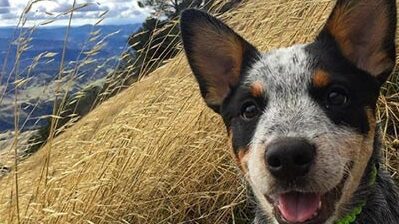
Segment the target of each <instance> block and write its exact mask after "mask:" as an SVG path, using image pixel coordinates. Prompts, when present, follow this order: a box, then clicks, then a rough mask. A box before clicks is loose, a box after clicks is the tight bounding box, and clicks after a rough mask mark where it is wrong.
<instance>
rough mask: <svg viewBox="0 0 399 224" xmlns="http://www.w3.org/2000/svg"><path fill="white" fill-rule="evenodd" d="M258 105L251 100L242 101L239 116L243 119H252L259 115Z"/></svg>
mask: <svg viewBox="0 0 399 224" xmlns="http://www.w3.org/2000/svg"><path fill="white" fill-rule="evenodd" d="M259 113H260V111H259V107H258V105H257V104H256V103H255V102H253V101H248V102H246V103H244V104H243V105H242V107H241V117H242V118H243V119H244V120H252V119H254V118H256V117H257V116H258V115H259Z"/></svg>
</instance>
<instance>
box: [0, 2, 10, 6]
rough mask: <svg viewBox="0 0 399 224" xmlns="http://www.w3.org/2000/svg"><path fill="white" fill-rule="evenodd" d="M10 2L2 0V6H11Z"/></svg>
mask: <svg viewBox="0 0 399 224" xmlns="http://www.w3.org/2000/svg"><path fill="white" fill-rule="evenodd" d="M9 6H10V2H9V1H8V0H0V7H9Z"/></svg>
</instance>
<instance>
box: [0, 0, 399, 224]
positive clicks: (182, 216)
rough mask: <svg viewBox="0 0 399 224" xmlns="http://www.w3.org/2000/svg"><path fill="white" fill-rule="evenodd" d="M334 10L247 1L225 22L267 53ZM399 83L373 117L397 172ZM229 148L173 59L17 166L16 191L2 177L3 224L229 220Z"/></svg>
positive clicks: (237, 196)
mask: <svg viewBox="0 0 399 224" xmlns="http://www.w3.org/2000/svg"><path fill="white" fill-rule="evenodd" d="M331 6H332V4H331V1H327V0H325V1H320V0H294V1H293V0H270V1H248V2H247V3H245V4H244V5H243V6H242V7H240V8H239V9H238V10H235V11H234V12H232V13H230V14H226V15H224V19H225V20H226V21H227V22H228V24H230V25H232V26H233V27H235V28H236V30H238V32H239V33H241V34H243V36H245V37H246V38H248V39H249V40H251V42H253V43H254V44H255V45H256V46H259V47H260V49H261V50H269V49H272V48H276V47H281V46H288V45H291V44H294V43H305V42H308V41H310V40H312V38H313V37H314V36H315V35H316V34H317V32H318V30H319V29H320V27H321V26H322V24H323V22H324V20H325V19H326V17H327V15H328V13H329V10H330V9H331ZM397 83H398V75H396V76H394V77H393V78H392V83H391V84H390V85H389V86H387V89H386V92H389V93H387V94H388V96H386V97H382V98H381V100H380V113H379V117H380V118H381V119H383V120H382V121H383V122H382V126H383V130H384V133H385V134H384V138H385V141H386V143H387V145H388V150H387V151H386V153H385V162H386V164H387V168H388V169H389V170H390V171H392V173H393V176H395V177H398V174H397V173H395V170H399V167H398V164H399V163H398V158H399V156H398V152H397V150H396V149H395V147H397V145H396V146H395V143H394V139H396V141H397V139H398V132H397V124H398V122H399V119H398V116H399V95H398V91H397V90H398V84H397ZM387 106H389V107H387ZM396 144H397V143H396ZM229 150H230V149H229V143H228V139H227V136H226V135H225V130H224V127H223V124H222V121H221V119H219V117H218V116H217V115H215V114H214V113H213V112H211V111H210V110H209V109H207V108H206V107H205V106H204V103H203V102H202V100H201V99H200V96H199V91H198V90H197V86H196V84H195V82H194V79H193V77H192V75H191V73H190V71H189V69H188V66H187V63H186V61H185V59H184V57H183V55H179V56H177V57H176V58H175V59H174V60H172V61H170V62H169V63H168V64H167V65H166V66H164V67H162V68H160V69H158V70H157V71H155V72H154V73H153V74H152V75H151V76H150V77H148V78H145V79H143V80H142V81H140V82H138V83H135V84H133V85H132V86H131V87H130V88H129V89H128V90H126V91H124V92H122V93H121V94H119V95H117V96H116V97H114V98H112V99H110V100H108V101H107V102H105V103H103V104H102V105H101V106H99V107H98V108H96V109H95V110H94V111H93V112H92V113H90V114H89V115H88V116H86V117H84V118H83V119H82V120H81V121H80V122H78V123H77V124H76V125H74V126H73V127H71V128H70V129H69V130H67V131H66V132H65V133H63V134H62V135H61V136H59V137H57V138H56V139H54V140H53V142H52V144H51V145H48V146H46V147H44V148H43V149H42V150H41V151H39V152H38V153H37V154H35V155H34V156H32V157H31V158H29V159H28V160H26V161H24V162H23V163H22V164H19V176H18V184H19V186H18V190H19V192H18V195H16V193H15V192H16V191H15V189H16V188H15V179H14V178H15V175H14V173H12V174H10V175H8V176H6V177H4V178H3V179H2V180H1V181H0V189H2V191H1V192H0V217H1V218H0V223H1V222H5V223H15V222H17V220H18V218H17V217H18V216H19V217H20V221H21V222H22V223H109V222H112V223H183V222H187V223H233V220H236V217H234V214H237V213H234V212H233V211H234V210H236V209H237V207H238V208H240V207H243V206H242V205H243V204H244V203H246V202H245V196H246V191H245V186H244V184H243V182H242V181H241V180H240V178H239V175H238V174H237V173H238V172H237V169H236V168H235V164H234V163H233V162H232V159H231V156H230V153H229ZM50 152H51V160H50V161H49V160H48V158H50V157H49V153H50ZM47 168H48V173H47V174H48V175H47V176H46V175H45V174H46V172H45V170H46V169H47ZM16 198H18V199H19V204H18V207H19V215H18V212H17V203H16Z"/></svg>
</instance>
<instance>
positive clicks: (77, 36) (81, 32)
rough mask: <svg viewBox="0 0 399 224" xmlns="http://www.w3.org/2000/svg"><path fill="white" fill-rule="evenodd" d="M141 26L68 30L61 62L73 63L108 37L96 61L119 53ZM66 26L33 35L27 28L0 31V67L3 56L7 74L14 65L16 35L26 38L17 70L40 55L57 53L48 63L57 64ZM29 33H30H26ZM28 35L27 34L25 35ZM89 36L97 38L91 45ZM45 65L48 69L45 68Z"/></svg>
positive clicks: (88, 26) (62, 46)
mask: <svg viewBox="0 0 399 224" xmlns="http://www.w3.org/2000/svg"><path fill="white" fill-rule="evenodd" d="M140 27H141V24H132V25H101V26H92V25H85V26H80V27H71V28H70V30H69V34H68V41H67V49H66V55H65V61H66V62H67V63H68V62H70V61H75V60H77V59H78V57H79V55H81V53H82V50H84V49H86V50H88V49H91V48H92V47H93V46H94V45H95V44H96V43H98V42H99V41H100V40H101V39H103V38H104V37H108V38H107V39H106V40H105V41H104V42H105V43H106V44H105V45H104V46H103V48H102V50H101V51H100V52H99V53H98V54H97V55H96V56H95V58H96V59H103V58H109V57H112V56H116V55H119V54H121V53H122V51H123V50H124V49H125V48H126V44H127V40H128V38H129V36H130V35H131V34H132V33H134V32H136V31H137V30H138V29H139V28H140ZM66 31H67V28H66V27H54V28H38V29H36V30H34V31H33V32H32V31H31V30H29V29H22V30H16V29H15V28H0V66H1V67H2V66H3V64H4V59H5V58H6V57H7V60H8V63H7V71H10V70H11V68H12V67H13V65H14V62H15V58H16V51H17V44H16V43H15V42H18V41H15V39H17V38H18V37H19V36H20V35H22V36H24V37H29V38H30V41H29V44H28V46H29V48H28V49H27V50H26V51H24V54H23V55H22V58H21V60H20V61H21V65H20V66H21V67H22V68H21V69H22V70H23V69H24V68H26V67H27V66H29V65H31V63H32V59H33V58H34V57H36V56H38V55H39V54H40V53H42V52H46V51H48V52H54V53H57V56H56V57H55V60H54V62H52V64H55V65H58V66H54V67H56V68H57V67H59V62H60V60H61V54H62V51H63V48H64V39H65V35H66ZM30 32H32V33H31V34H30ZM27 34H29V35H27ZM93 34H98V38H97V39H96V40H94V41H92V42H89V39H90V38H91V37H93ZM47 66H50V67H51V66H52V65H48V64H47Z"/></svg>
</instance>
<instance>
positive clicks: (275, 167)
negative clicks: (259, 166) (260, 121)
mask: <svg viewBox="0 0 399 224" xmlns="http://www.w3.org/2000/svg"><path fill="white" fill-rule="evenodd" d="M265 157H266V158H265V159H266V165H267V167H268V169H269V171H270V172H271V174H272V175H273V176H275V177H276V178H278V179H279V180H282V181H290V180H293V179H295V178H297V177H303V176H305V175H306V174H307V173H308V172H309V169H310V167H311V166H312V164H313V161H314V157H315V147H314V146H313V145H312V144H310V143H309V142H308V141H306V139H303V138H293V137H289V138H282V139H279V140H277V141H274V142H272V143H271V144H270V145H269V146H268V148H267V150H266V155H265Z"/></svg>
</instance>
